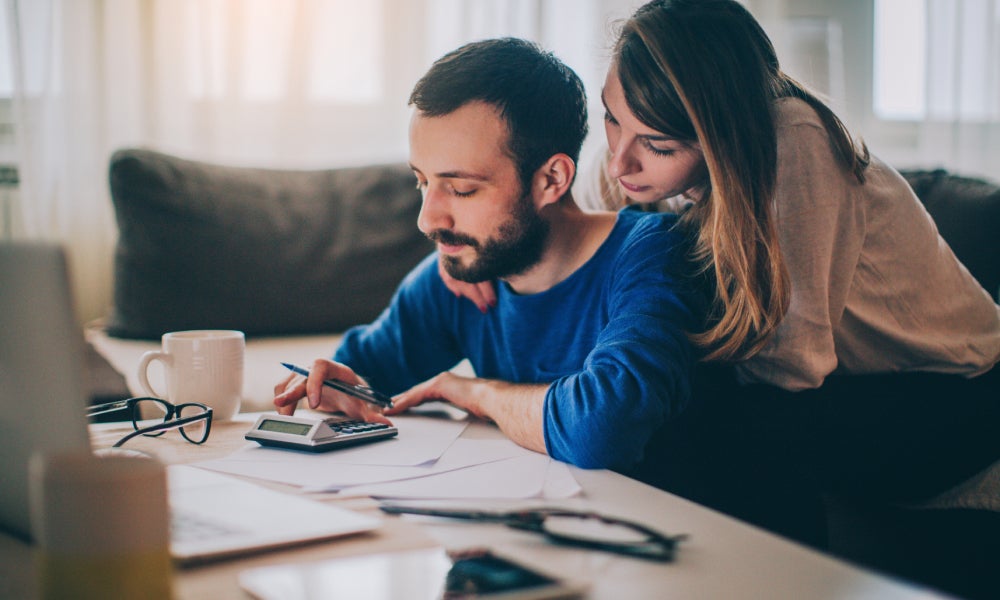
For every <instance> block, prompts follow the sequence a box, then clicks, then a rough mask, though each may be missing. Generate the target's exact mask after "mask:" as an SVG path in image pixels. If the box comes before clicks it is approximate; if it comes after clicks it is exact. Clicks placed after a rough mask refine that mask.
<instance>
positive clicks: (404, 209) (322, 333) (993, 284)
mask: <svg viewBox="0 0 1000 600" xmlns="http://www.w3.org/2000/svg"><path fill="white" fill-rule="evenodd" d="M903 175H904V176H905V177H906V178H907V179H908V180H909V181H910V183H911V185H912V186H913V187H914V189H915V191H916V192H917V194H918V196H919V197H920V198H921V200H922V201H923V202H924V204H925V206H926V208H927V210H928V211H929V212H930V213H931V215H932V216H933V217H934V219H935V221H936V222H937V224H938V227H939V230H940V231H941V234H942V236H943V237H944V238H945V239H946V240H947V241H948V242H949V243H950V244H951V246H952V248H953V250H954V251H955V253H956V254H957V255H958V257H959V258H960V259H961V260H962V261H963V263H964V264H965V265H966V266H967V267H968V268H969V270H970V271H971V272H972V274H973V275H974V276H975V277H977V278H978V279H979V281H980V282H981V283H982V284H983V286H984V288H985V289H987V290H989V291H990V293H992V294H996V295H998V298H1000V248H998V244H1000V236H998V235H997V232H998V231H1000V186H998V185H996V184H994V183H992V182H989V181H987V180H984V179H977V178H972V177H963V176H960V175H956V174H952V173H948V172H946V171H944V170H940V169H938V170H908V171H903ZM581 177H582V175H581ZM109 182H110V188H111V196H112V200H113V203H114V209H115V215H116V218H117V222H118V227H119V239H118V242H117V246H116V250H115V257H114V270H115V271H114V274H115V277H114V290H113V299H114V302H113V308H112V310H111V312H110V314H109V315H108V317H107V318H106V319H105V320H103V321H102V322H100V323H98V324H95V325H93V326H91V327H89V328H88V331H87V339H88V340H89V341H90V343H91V347H92V349H93V350H95V352H94V357H93V358H94V360H93V361H92V363H91V371H92V373H98V375H95V376H94V377H93V378H92V381H93V385H94V391H95V393H94V395H95V397H100V398H101V399H107V398H108V397H114V396H115V395H119V396H121V395H128V394H138V393H140V392H141V389H139V387H138V382H137V380H136V377H135V374H134V373H131V369H133V368H134V365H136V364H137V362H138V356H139V355H140V354H141V353H142V352H144V351H146V350H150V349H153V348H156V347H157V346H158V345H159V338H160V336H161V335H162V334H163V333H165V332H167V331H173V330H181V329H208V328H211V329H240V330H242V331H244V332H245V333H246V335H247V368H246V381H245V385H244V410H266V409H268V408H269V407H270V399H271V397H272V389H273V385H274V383H275V382H277V381H278V380H279V379H280V378H282V377H284V376H285V374H286V373H285V372H284V370H283V369H282V368H281V366H280V364H279V363H280V362H281V361H291V362H301V363H306V364H308V363H309V362H310V361H311V360H312V359H313V358H315V357H317V356H323V355H329V354H330V353H331V352H332V351H333V349H334V348H335V346H336V344H337V343H338V342H339V334H340V333H341V332H343V331H344V330H345V329H346V328H348V327H350V326H351V325H354V324H358V323H365V322H368V321H370V320H372V319H373V318H375V317H376V316H377V315H378V313H379V311H380V310H381V309H382V308H383V307H384V306H385V305H386V304H387V302H388V301H389V299H390V297H391V295H392V293H393V290H394V288H395V287H396V285H397V284H398V282H399V281H400V280H401V279H402V278H403V276H404V275H405V274H406V273H407V272H408V271H409V270H410V269H411V268H412V267H413V266H414V265H416V264H417V262H419V261H420V260H421V259H422V258H423V257H425V256H426V255H427V254H428V253H429V252H430V251H431V250H432V245H431V244H430V243H429V242H428V241H427V240H426V239H425V238H424V236H423V235H422V234H421V233H420V232H419V231H418V230H417V227H416V220H417V214H418V212H419V208H420V195H419V193H418V192H417V190H416V189H415V188H414V180H413V176H412V174H411V173H410V171H409V169H408V168H407V167H406V166H405V165H402V164H389V165H372V166H366V167H358V168H344V169H326V170H299V171H293V170H281V169H259V168H247V167H235V166H223V165H216V164H207V163H204V162H199V161H195V160H188V159H184V158H180V157H176V156H171V155H168V154H164V153H161V152H156V151H153V150H148V149H141V148H128V149H123V150H119V151H118V152H116V153H115V154H114V155H113V156H112V157H111V161H110V169H109ZM998 394H1000V391H998ZM998 490H1000V463H998V464H997V465H994V468H993V469H991V470H988V471H987V472H984V473H982V474H980V476H978V478H974V480H971V481H970V482H967V483H966V484H965V485H964V487H963V486H960V488H958V489H956V490H952V491H951V492H950V493H949V494H944V495H942V496H941V497H939V498H936V499H933V500H932V501H930V502H928V503H925V504H924V505H922V506H917V507H899V506H858V505H856V504H851V503H849V502H845V501H842V500H840V499H836V498H831V499H829V507H828V508H829V510H828V516H829V523H830V552H831V553H833V554H836V555H838V556H840V557H842V558H845V559H847V560H850V561H853V562H856V563H858V564H861V565H863V566H868V567H871V568H875V569H878V570H881V571H884V572H886V573H889V574H892V575H897V576H900V577H904V578H907V579H911V580H914V581H917V582H923V583H926V584H928V585H931V586H934V587H938V588H941V589H944V590H946V591H949V592H952V593H955V594H957V595H959V596H964V597H970V598H978V597H991V596H992V597H1000V583H998V582H996V581H995V577H994V576H993V574H992V570H993V567H995V565H996V564H1000V550H998V547H1000V492H998Z"/></svg>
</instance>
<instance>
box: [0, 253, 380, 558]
mask: <svg viewBox="0 0 1000 600" xmlns="http://www.w3.org/2000/svg"><path fill="white" fill-rule="evenodd" d="M84 343H85V342H84V340H83V333H82V328H81V327H80V325H79V324H78V322H77V320H76V318H75V316H74V313H73V302H72V296H71V293H70V286H69V277H68V269H67V264H66V258H65V254H64V252H63V250H62V249H61V247H59V246H58V245H54V244H46V243H24V242H0V456H2V457H3V460H0V528H2V529H3V530H5V531H7V532H10V533H12V534H14V535H16V536H18V537H20V538H22V539H24V540H28V541H30V539H31V527H30V524H29V511H28V461H29V459H30V457H31V455H32V453H34V452H39V451H60V450H82V451H89V450H90V436H89V433H88V431H87V419H86V416H85V407H86V405H87V403H88V401H89V398H87V397H86V396H87V393H86V391H85V389H86V388H85V386H84V348H85V347H84ZM207 443H208V444H211V443H212V441H211V439H209V441H208V442H207ZM168 488H169V494H170V498H169V501H170V507H171V521H172V523H171V554H172V555H173V557H174V559H175V560H176V561H177V562H179V563H182V564H187V563H195V562H204V561H207V560H212V559H217V558H223V557H228V556H234V555H238V554H246V553H250V552H255V551H261V550H267V549H271V548H277V547H284V546H289V545H294V544H300V543H305V542H309V541H316V540H321V539H330V538H334V537H339V536H344V535H349V534H356V533H361V532H365V531H371V530H373V529H375V528H376V527H378V526H379V524H380V523H381V520H380V519H379V518H377V517H374V516H368V515H362V514H358V513H355V512H352V511H348V510H344V509H341V508H338V507H335V506H330V505H326V504H322V503H319V502H315V501H313V500H309V499H306V498H303V497H301V496H296V495H292V494H284V493H281V492H278V491H275V490H271V489H268V488H264V487H260V486H258V485H255V484H252V483H249V482H247V481H244V480H241V479H236V478H233V477H230V476H227V475H222V474H219V473H214V472H210V471H205V470H203V469H197V468H194V467H186V466H185V467H181V466H172V467H168Z"/></svg>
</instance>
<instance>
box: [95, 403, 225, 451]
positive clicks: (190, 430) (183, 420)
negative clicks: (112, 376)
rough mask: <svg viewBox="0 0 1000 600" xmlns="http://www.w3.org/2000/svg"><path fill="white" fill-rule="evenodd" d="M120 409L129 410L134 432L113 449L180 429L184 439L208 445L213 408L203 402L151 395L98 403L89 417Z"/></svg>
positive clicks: (118, 442) (128, 413) (116, 443)
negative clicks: (172, 401) (169, 400)
mask: <svg viewBox="0 0 1000 600" xmlns="http://www.w3.org/2000/svg"><path fill="white" fill-rule="evenodd" d="M118 411H122V412H126V413H127V415H128V418H129V419H130V420H131V421H132V429H134V431H133V432H132V433H130V434H128V435H126V436H125V437H123V438H122V439H120V440H118V441H117V442H115V444H114V446H112V448H118V447H119V446H121V445H122V444H124V443H125V442H127V441H129V440H130V439H132V438H134V437H137V436H140V435H144V436H147V437H159V436H161V435H163V434H164V433H166V432H167V430H169V429H179V430H180V432H181V435H182V436H183V437H184V439H185V440H187V441H189V442H191V443H192V444H204V443H205V441H206V440H208V434H209V432H210V431H211V430H212V409H211V408H210V407H209V406H206V405H204V404H201V403H199V402H188V403H185V404H176V405H175V404H171V403H170V402H167V401H166V400H163V399H162V398H153V397H151V396H145V397H138V398H128V399H127V400H116V401H115V402H107V403H105V404H95V405H94V406H91V407H89V408H88V409H87V417H90V418H93V417H96V416H98V415H105V414H109V413H114V412H118ZM150 415H153V416H152V417H151V416H150Z"/></svg>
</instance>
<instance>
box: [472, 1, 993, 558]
mask: <svg viewBox="0 0 1000 600" xmlns="http://www.w3.org/2000/svg"><path fill="white" fill-rule="evenodd" d="M602 98H603V101H604V104H605V107H606V109H607V113H606V134H607V138H608V145H609V155H608V159H607V166H606V175H607V176H608V177H609V178H610V180H611V181H613V182H614V184H613V185H612V186H611V187H610V189H611V191H613V192H616V193H620V194H621V195H623V196H624V197H625V198H626V200H624V202H628V203H643V204H652V203H656V202H660V201H663V200H664V199H667V198H673V199H674V200H675V201H676V200H677V199H678V198H682V199H684V200H685V201H686V202H687V204H688V206H687V209H686V210H685V212H684V216H683V218H682V221H681V222H682V223H684V224H686V225H687V226H688V227H690V228H691V229H692V231H695V232H697V233H696V235H697V239H698V243H697V251H696V255H695V256H694V257H693V260H695V261H697V263H698V264H700V266H701V267H702V268H703V270H704V273H705V274H706V277H707V278H708V279H709V280H711V281H712V284H713V285H714V290H715V292H714V293H715V301H714V307H713V310H712V311H711V314H710V315H709V319H708V323H707V324H706V327H705V329H704V331H702V332H698V333H696V334H695V335H694V339H695V341H696V342H697V343H698V344H699V345H700V346H701V347H702V348H703V350H704V353H705V354H704V358H705V362H706V365H705V368H704V369H703V372H702V373H701V374H700V377H699V380H700V381H701V385H700V387H698V388H696V392H695V397H696V399H697V400H698V402H696V403H695V404H693V406H692V409H691V410H690V411H689V412H688V413H687V414H685V415H682V417H681V418H680V419H678V421H677V423H676V436H675V439H673V440H670V441H669V442H664V443H667V444H671V445H673V449H674V452H673V456H675V457H676V460H675V462H674V463H673V464H670V465H663V469H662V470H661V471H659V472H658V473H647V474H644V478H645V479H647V480H648V481H650V482H652V483H655V484H657V485H661V486H662V487H665V488H667V489H671V490H673V491H675V492H678V493H681V494H684V495H687V496H689V497H691V498H693V499H695V500H698V501H701V502H703V503H706V504H709V505H712V506H715V507H717V508H720V509H722V510H726V511H728V512H731V513H733V514H735V515H737V516H740V517H743V518H745V519H748V520H751V521H754V522H757V523H759V524H761V525H764V526H767V527H770V528H772V529H774V530H777V531H779V532H782V533H785V534H788V535H790V536H793V537H796V538H798V539H800V540H803V541H807V542H812V543H815V544H822V543H823V537H824V528H823V524H822V510H821V506H820V495H821V494H823V493H840V494H848V495H861V496H865V497H869V498H872V497H874V498H879V499H886V500H892V501H912V500H919V499H924V498H927V497H930V496H932V495H934V494H937V493H939V492H941V491H944V490H946V489H948V488H949V487H951V486H954V485H955V484H957V483H959V482H960V481H962V480H964V479H966V478H968V477H969V476H971V475H973V474H975V473H976V472H978V471H979V470H981V469H983V468H985V467H986V466H988V465H990V464H991V463H993V462H994V461H995V460H997V459H998V458H1000V435H997V434H996V431H997V427H998V425H1000V369H998V368H995V365H996V363H997V361H998V358H1000V307H998V306H997V305H996V304H995V303H994V301H993V299H992V298H991V297H990V295H989V294H988V293H986V292H985V291H984V290H983V289H982V287H981V286H980V285H979V284H978V283H977V282H976V280H975V279H974V278H973V277H972V276H971V275H970V274H969V272H968V271H967V270H966V269H965V268H964V267H962V265H961V264H960V263H959V262H958V260H957V259H956V258H955V256H954V254H953V253H952V252H951V250H950V249H949V248H948V246H947V244H945V243H944V242H943V241H942V240H941V238H940V237H939V236H938V234H937V229H936V227H935V225H934V223H933V221H932V220H931V218H930V216H929V215H928V214H927V213H926V211H925V210H924V209H923V207H922V205H921V204H920V202H919V200H918V199H917V198H916V196H915V195H914V193H913V191H912V190H911V189H910V188H909V186H908V185H907V184H906V182H905V180H903V178H902V177H901V176H900V175H899V174H898V173H897V172H895V171H894V170H893V169H892V168H890V167H888V166H887V165H885V164H884V163H882V162H880V161H879V160H878V159H877V158H875V157H873V156H871V155H870V154H869V152H868V150H867V148H866V147H865V146H864V144H861V143H857V142H855V141H854V140H853V139H852V138H851V136H850V134H849V132H848V131H847V129H846V128H845V126H844V125H843V123H842V122H841V121H840V120H839V119H838V118H837V116H836V115H835V114H834V113H833V112H832V111H831V110H830V109H829V108H828V107H827V106H826V105H824V104H823V103H822V102H821V101H820V100H819V99H818V98H817V97H816V96H814V95H813V94H811V93H810V92H809V91H807V90H806V89H805V88H804V87H803V86H801V85H800V84H798V83H797V82H796V81H794V80H793V79H791V78H790V77H788V76H787V75H786V74H784V73H783V72H782V71H781V69H780V67H779V64H778V60H777V57H776V56H775V52H774V49H773V46H772V45H771V42H770V40H769V39H768V37H767V35H766V34H765V33H764V31H763V30H762V29H761V27H760V26H759V24H758V23H757V22H756V21H755V20H754V18H753V17H752V16H751V15H750V13H749V12H747V10H746V9H744V8H743V7H742V6H741V5H740V4H739V3H737V2H735V1H732V0H655V1H653V2H649V3H648V4H646V5H644V6H642V7H641V8H639V9H638V10H637V11H636V13H635V14H634V15H633V16H632V17H631V18H630V19H629V20H628V21H626V22H625V23H624V25H623V29H622V32H621V35H620V37H619V39H618V41H617V42H616V44H615V47H614V53H613V58H612V64H611V67H610V69H609V72H608V76H607V80H606V82H605V87H604V90H603V94H602ZM616 196H617V194H610V195H608V196H606V197H605V200H606V204H610V205H620V204H616V202H618V201H617V200H615V197H616ZM453 289H454V290H455V291H456V292H459V293H462V294H464V295H467V296H469V297H470V298H476V299H478V300H477V303H479V304H481V305H482V303H483V302H484V299H483V298H484V296H483V295H482V294H483V293H484V291H483V290H482V289H477V290H473V289H471V288H470V287H468V286H459V285H457V284H456V286H455V287H454V288H453ZM485 293H486V294H487V296H486V297H485V298H486V299H487V300H486V301H488V297H489V296H488V294H489V293H490V291H489V290H485Z"/></svg>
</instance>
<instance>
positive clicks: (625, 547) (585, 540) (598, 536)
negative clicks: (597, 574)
mask: <svg viewBox="0 0 1000 600" xmlns="http://www.w3.org/2000/svg"><path fill="white" fill-rule="evenodd" d="M379 508H381V509H382V511H384V512H386V513H389V514H411V515H426V516H430V517H445V518H449V519H464V520H469V521H477V522H480V523H502V524H504V525H506V526H508V527H512V528H514V529H524V530H526V531H534V532H537V533H541V534H543V535H545V537H547V538H548V539H550V540H552V541H553V542H557V543H560V544H568V545H572V546H581V547H584V548H592V549H595V550H604V551H607V552H615V553H617V554H625V555H628V556H636V557H639V558H648V559H651V560H658V561H662V562H667V561H671V560H673V558H674V553H675V551H676V549H677V543H678V542H680V541H681V540H683V539H686V538H687V535H684V534H681V535H675V536H666V535H663V534H661V533H659V532H657V531H654V530H652V529H650V528H648V527H646V526H644V525H640V524H638V523H633V522H631V521H624V520H622V519H616V518H612V517H606V516H603V515H600V514H598V513H594V512H578V511H572V510H562V509H557V508H542V509H538V510H524V511H512V512H483V511H467V510H449V509H433V508H418V507H411V506H397V505H389V504H383V505H381V506H380V507H379Z"/></svg>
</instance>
